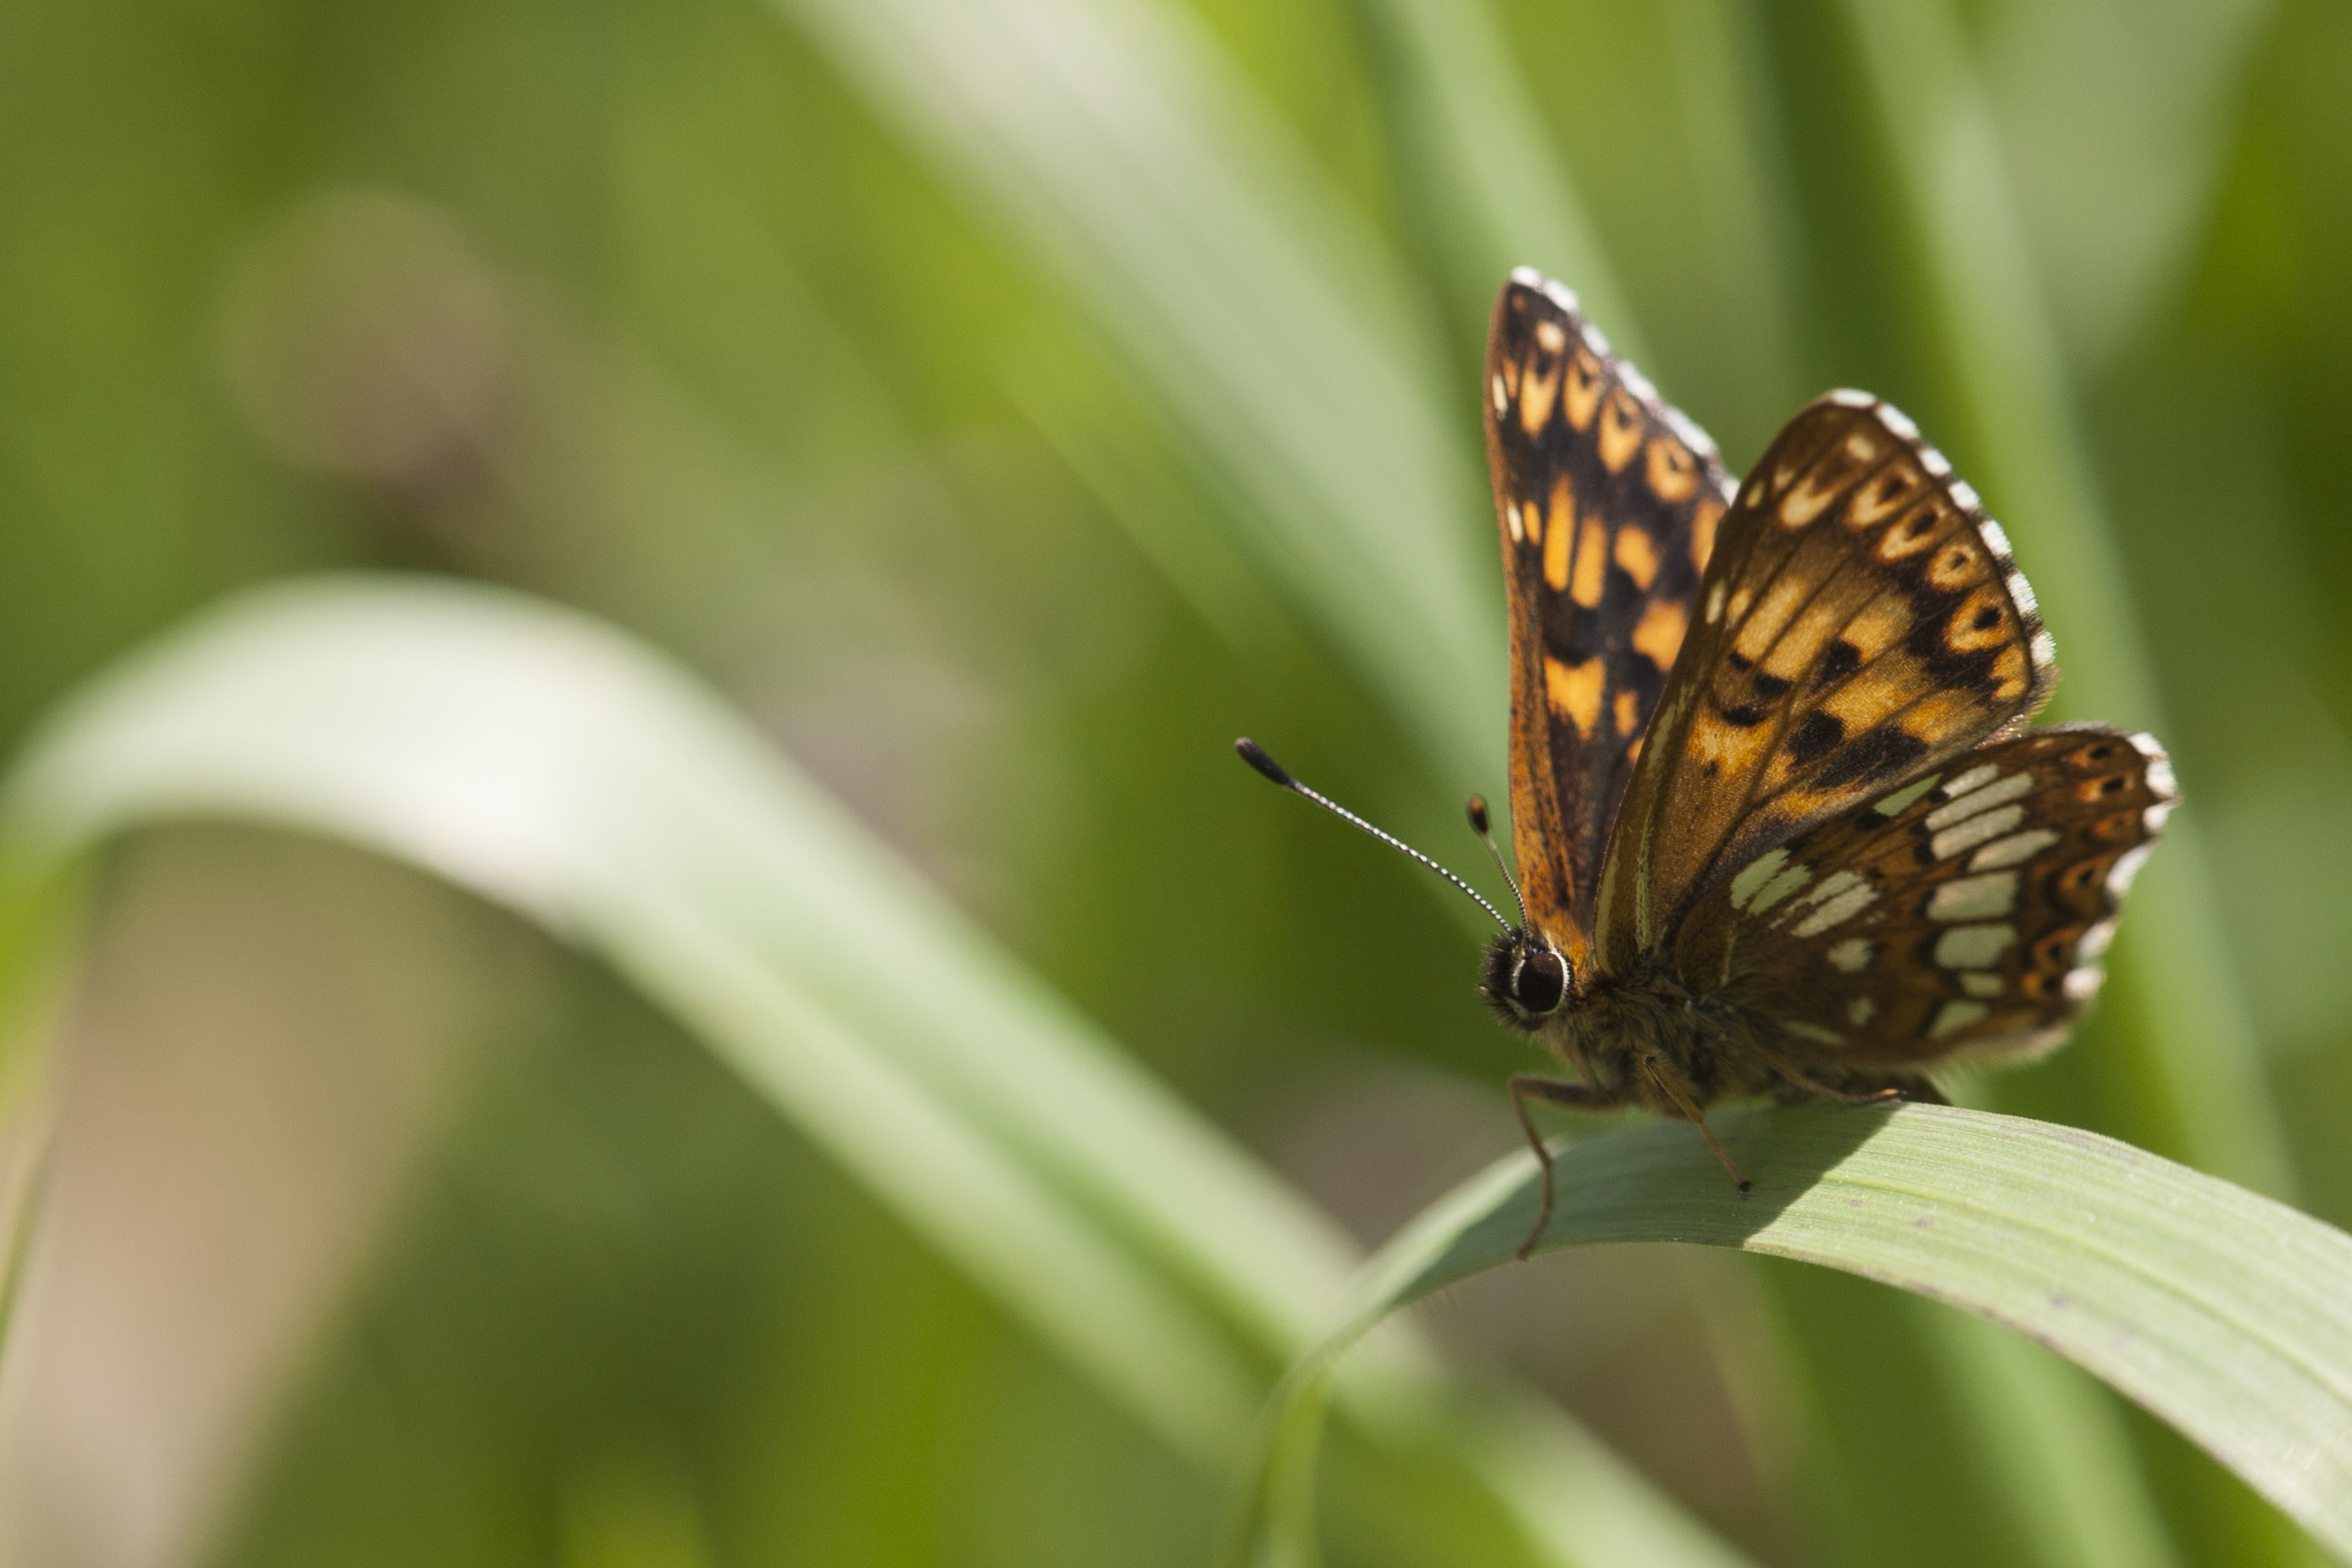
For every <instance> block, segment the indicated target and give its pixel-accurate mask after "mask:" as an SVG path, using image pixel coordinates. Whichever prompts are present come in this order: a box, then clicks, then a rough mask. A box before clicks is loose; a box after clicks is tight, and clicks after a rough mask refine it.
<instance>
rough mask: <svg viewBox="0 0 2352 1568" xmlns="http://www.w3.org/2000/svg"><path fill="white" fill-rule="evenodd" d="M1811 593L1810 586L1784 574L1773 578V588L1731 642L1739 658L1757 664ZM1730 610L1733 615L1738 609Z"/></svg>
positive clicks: (1811, 586) (1811, 588)
mask: <svg viewBox="0 0 2352 1568" xmlns="http://www.w3.org/2000/svg"><path fill="white" fill-rule="evenodd" d="M1812 591H1813V585H1812V584H1811V583H1810V582H1806V581H1803V580H1800V579H1798V578H1796V577H1793V576H1790V575H1789V574H1787V573H1785V572H1784V573H1782V574H1781V575H1780V576H1779V577H1777V578H1774V579H1773V580H1772V586H1771V587H1770V588H1768V589H1766V590H1765V591H1764V602H1762V603H1761V604H1759V605H1758V606H1757V607H1756V610H1755V612H1754V613H1753V614H1751V615H1749V616H1748V619H1747V620H1746V621H1745V622H1742V623H1741V625H1740V628H1739V635H1738V638H1737V639H1736V640H1734V642H1733V643H1732V646H1733V647H1734V648H1736V649H1738V652H1739V656H1740V657H1741V658H1743V659H1751V660H1755V661H1758V662H1759V663H1760V662H1761V661H1762V660H1763V657H1764V655H1765V654H1767V653H1770V652H1771V651H1772V644H1773V643H1775V642H1777V641H1778V640H1779V639H1780V629H1781V628H1782V627H1784V626H1786V625H1787V624H1788V623H1789V618H1790V616H1792V615H1794V614H1795V613H1796V612H1797V609H1798V606H1800V605H1801V604H1803V603H1804V601H1806V600H1807V599H1808V598H1809V597H1811V594H1812ZM1733 608H1734V611H1735V612H1737V609H1738V606H1737V605H1736V604H1735V605H1734V607H1733Z"/></svg>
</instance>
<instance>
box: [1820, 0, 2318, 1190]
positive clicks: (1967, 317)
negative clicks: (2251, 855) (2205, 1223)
mask: <svg viewBox="0 0 2352 1568" xmlns="http://www.w3.org/2000/svg"><path fill="white" fill-rule="evenodd" d="M1846 14H1847V16H1849V18H1850V19H1851V25H1852V26H1853V30H1854V33H1855V36H1856V37H1857V38H1858V39H1859V40H1860V42H1861V44H1862V57H1863V59H1864V65H1865V69H1866V73H1867V76H1868V78H1869V81H1870V83H1871V89H1872V92H1873V94H1874V99H1875V104H1876V109H1877V112H1878V114H1879V116H1880V118H1881V120H1882V121H1883V123H1884V124H1885V128H1886V132H1887V137H1888V141H1889V143H1890V147H1891V151H1892V152H1893V154H1894V157H1895V162H1896V164H1897V166H1898V167H1899V168H1900V170H1901V172H1902V174H1903V183H1904V186H1905V190H1906V202H1907V203H1908V205H1909V207H1910V211H1909V213H1908V214H1906V216H1907V218H1908V221H1909V222H1910V223H1911V224H1912V225H1914V226H1915V227H1916V233H1917V235H1918V239H1919V244H1918V250H1919V252H1920V254H1921V255H1922V256H1924V257H1925V258H1926V262H1927V278H1926V304H1927V308H1928V310H1929V311H1930V312H1931V313H1932V315H1933V317H1934V319H1935V320H1936V323H1937V328H1938V330H1939V334H1940V336H1941V337H1942V339H1943V340H1944V341H1945V343H1946V345H1947V346H1948V351H1949V359H1950V364H1951V382H1952V386H1951V392H1952V396H1953V402H1954V405H1955V406H1957V407H1958V408H1960V409H1962V410H1963V411H1964V412H1965V414H1966V416H1967V418H1968V420H1969V426H1970V428H1969V430H1968V432H1967V434H1968V435H1969V437H1970V441H1969V448H1968V449H1969V451H1971V452H1973V453H1975V454H1977V455H1979V457H1980V458H1981V460H1982V468H1981V471H1980V472H1979V475H1978V483H1979V488H1981V489H1983V490H1984V491H1985V492H1986V493H1987V495H1988V496H1989V497H1991V498H1992V499H1993V502H1994V504H1995V506H1996V507H1998V508H1999V509H2000V510H2001V512H2002V515H2003V516H2005V517H2008V518H2009V519H2010V520H2011V524H2012V525H2013V528H2012V532H2013V535H2014V537H2015V538H2016V540H2017V544H2018V551H2019V556H2020V559H2021V561H2022V563H2023V564H2024V565H2025V567H2026V569H2027V570H2028V571H2029V572H2030V573H2031V574H2032V578H2033V580H2034V581H2035V582H2036V583H2038V584H2039V585H2040V586H2041V588H2042V607H2043V609H2044V611H2045V612H2047V615H2048V618H2049V620H2050V622H2051V624H2052V627H2053V630H2054V631H2055V632H2056V633H2057V636H2058V642H2059V652H2060V657H2061V659H2062V661H2063V664H2064V667H2065V672H2066V678H2065V686H2064V688H2063V691H2062V693H2061V701H2062V702H2063V704H2064V705H2065V707H2066V711H2068V712H2069V713H2073V714H2079V715H2081V716H2084V717H2099V718H2105V719H2107V720H2109V721H2111V722H2117V723H2125V724H2132V725H2140V726H2146V727H2149V728H2153V729H2155V730H2157V731H2158V734H2159V735H2160V734H2161V733H2162V731H2163V728H2164V713H2163V702H2162V697H2161V695H2160V694H2159V693H2158V689H2157V683H2156V677H2155V674H2154V664H2153V661H2152V660H2151V659H2150V657H2149V655H2148V653H2147V646H2146V643H2145V642H2144V640H2143V634H2142V632H2141V628H2140V625H2139V622H2138V619H2137V615H2136V614H2135V612H2134V611H2133V608H2132V604H2131V601H2130V592H2129V589H2128V588H2127V587H2126V582H2127V578H2126V573H2125V571H2124V570H2123V565H2122V562H2121V561H2120V560H2119V559H2118V558H2117V553H2116V544H2115V536H2114V529H2113V526H2112V523H2111V521H2110V519H2109V518H2108V516H2107V512H2106V507H2105V501H2104V499H2103V498H2102V497H2101V494H2100V488H2099V484H2098V480H2097V477H2096V475H2095V468H2094V465H2093V463H2092V460H2091V457H2090V455H2089V452H2088V449H2087V446H2086V444H2085V442H2084V435H2083V432H2082V425H2081V418H2080V414H2079V413H2078V411H2077V410H2076V408H2075V406H2074V392H2073V388H2072V386H2071V384H2070V377H2069V372H2068V370H2067V367H2066V366H2065V364H2064V363H2063V361H2062V359H2061V358H2060V350H2059V346H2058V345H2059V338H2058V334H2057V329H2056V327H2055V324H2054V322H2053V319H2052V315H2051V312H2050V310H2049V308H2048V307H2047V305H2046V303H2045V301H2044V299H2043V298H2042V290H2041V286H2040V282H2039V279H2038V278H2037V277H2036V273H2035V267H2034V263H2033V259H2032V252H2031V247H2030V245H2029V242H2028V239H2027V236H2026V232H2025V228H2024V224H2023V220H2022V218H2021V214H2020V212H2019V208H2018V205H2017V202H2016V199H2015V196H2014V193H2013V192H2012V190H2011V183H2010V180H2009V176H2008V172H2007V169H2006V167H2005V164H2004V162H2003V159H2002V154H2001V150H2000V144H1999V141H1998V136H1997V132H1996V130H1995V126H1994V123H1993V120H1992V115H1991V110H1990V105H1989V103H1988V101H1987V99H1986V97H1985V94H1984V92H1983V89H1982V88H1981V87H1980V85H1979V83H1978V81H1977V78H1976V76H1975V72H1974V70H1973V68H1972V65H1971V63H1970V60H1969V50H1968V47H1967V44H1966V41H1965V39H1964V38H1963V37H1961V34H1960V30H1959V26H1958V19H1957V18H1956V17H1955V16H1953V15H1952V13H1951V11H1950V9H1949V7H1948V5H1945V4H1944V3H1943V0H1900V3H1898V4H1892V5H1888V4H1877V3H1855V4H1851V5H1848V6H1847V7H1846ZM1956 444H1957V443H1956ZM2192 794H2193V790H2192ZM2219 907H2220V904H2219V902H2218V898H2217V895H2216V894H2215V893H2214V891H2213V888H2212V878H2211V873H2210V871H2209V870H2208V868H2207V866H2206V864H2205V861H2204V850H2203V842H2202V839H2201V836H2200V834H2199V833H2198V831H2197V828H2196V823H2195V821H2194V813H2193V812H2189V813H2184V814H2182V815H2180V816H2179V817H2177V818H2176V819H2175V821H2174V822H2173V824H2172V830H2171V831H2170V833H2169V834H2168V841H2167V842H2166V845H2165V851H2164V853H2163V854H2162V855H2160V856H2158V858H2157V861H2156V862H2155V863H2154V864H2153V865H2152V866H2151V868H2150V872H2149V874H2148V875H2147V877H2146V878H2145V879H2144V880H2143V881H2142V882H2141V883H2140V884H2139V886H2138V888H2137V892H2136V894H2135V896H2134V899H2133V908H2132V918H2131V919H2130V920H2128V921H2126V922H2125V924H2124V940H2125V941H2126V942H2127V943H2128V944H2130V946H2131V948H2132V950H2133V952H2134V953H2135V954H2136V955H2137V956H2139V957H2140V959H2141V961H2140V962H2139V963H2137V965H2135V966H2133V972H2134V973H2136V974H2137V975H2138V976H2139V980H2138V982H2137V983H2138V985H2139V986H2140V988H2142V990H2143V991H2144V993H2145V1006H2144V1009H2142V1010H2143V1011H2144V1013H2145V1016H2146V1022H2145V1026H2144V1029H2143V1030H2142V1031H2140V1032H2141V1033H2142V1034H2143V1035H2144V1037H2145V1040H2146V1051H2145V1061H2146V1063H2147V1077H2148V1078H2149V1079H2151V1080H2152V1081H2153V1082H2154V1085H2155V1087H2156V1089H2157V1095H2158V1099H2159V1100H2160V1102H2161V1103H2162V1113H2161V1120H2162V1121H2163V1122H2164V1125H2163V1126H2161V1127H2160V1128H2158V1129H2157V1130H2156V1131H2155V1132H2154V1133H2153V1134H2151V1141H2158V1140H2160V1143H2161V1146H2165V1147H2168V1148H2170V1149H2172V1150H2174V1151H2175V1152H2176V1153H2178V1154H2179V1155H2181V1157H2183V1158H2185V1159H2188V1160H2189V1161H2190V1162H2191V1163H2193V1164H2195V1165H2197V1166H2200V1168H2203V1169H2206V1170H2210V1171H2214V1172H2216V1173H2218V1174H2221V1175H2223V1176H2229V1177H2231V1179H2232V1180H2236V1181H2241V1182H2244V1183H2246V1184H2247V1185H2249V1186H2256V1187H2260V1188H2262V1189H2263V1191H2265V1192H2273V1193H2281V1194H2284V1193H2287V1192H2289V1191H2290V1190H2291V1184H2292V1177H2291V1175H2290V1173H2289V1171H2288V1169H2287V1166H2286V1162H2285V1159H2284V1155H2283V1152H2282V1151H2284V1149H2285V1148H2286V1146H2287V1145H2286V1140H2285V1138H2284V1135H2283V1133H2282V1130H2281V1128H2280V1126H2279V1124H2278V1114H2277V1110H2276V1108H2275V1107H2274V1106H2273V1104H2272V1103H2270V1099H2269V1095H2268V1091H2267V1089H2266V1087H2265V1086H2264V1084H2263V1082H2262V1078H2261V1064H2260V1061H2259V1060H2258V1055H2257V1051H2258V1047H2257V1045H2256V1041H2255V1040H2254V1035H2253V1029H2252V1023H2251V1021H2250V1019H2249V1016H2248V1014H2247V1011H2246V1009H2245V1005H2244V1002H2243V999H2242V998H2241V997H2240V996H2239V994H2238V984H2237V979H2236V976H2235V974H2234V972H2233V971H2232V969H2231V965H2230V960H2229V957H2228V954H2229V943H2228V941H2227V940H2226V939H2225V934H2224V933H2223V932H2222V931H2221V927H2220V923H2219V916H2218V915H2217V913H2216V912H2217V911H2218V909H2219Z"/></svg>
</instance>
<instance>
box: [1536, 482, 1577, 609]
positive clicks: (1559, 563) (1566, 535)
mask: <svg viewBox="0 0 2352 1568" xmlns="http://www.w3.org/2000/svg"><path fill="white" fill-rule="evenodd" d="M1544 528H1545V533H1544V561H1543V574H1544V580H1545V581H1546V582H1548V583H1549V584H1551V591H1553V592H1554V593H1558V592H1560V591H1563V590H1565V589H1566V588H1567V587H1568V556H1569V550H1570V547H1571V546H1573V545H1574V544H1575V543H1576V492H1575V491H1573V490H1571V489H1570V488H1569V484H1568V476H1567V475H1565V474H1563V475H1561V476H1559V479H1558V480H1556V481H1554V483H1553V485H1552V487H1551V517H1550V518H1549V520H1548V521H1547V522H1546V523H1545V524H1544Z"/></svg>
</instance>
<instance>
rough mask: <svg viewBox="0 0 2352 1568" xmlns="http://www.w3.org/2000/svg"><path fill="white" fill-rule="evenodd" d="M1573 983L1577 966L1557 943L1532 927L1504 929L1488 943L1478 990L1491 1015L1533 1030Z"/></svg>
mask: <svg viewBox="0 0 2352 1568" xmlns="http://www.w3.org/2000/svg"><path fill="white" fill-rule="evenodd" d="M1575 988H1576V971H1575V970H1574V969H1573V968H1572V967H1570V964H1569V961H1568V959H1567V957H1566V956H1565V955H1563V954H1562V953H1561V952H1560V951H1559V948H1557V947H1554V946H1552V945H1551V944H1550V943H1549V942H1547V941H1545V940H1544V939H1543V937H1542V936H1538V935H1537V934H1536V933H1535V932H1532V931H1528V930H1525V929H1520V930H1514V931H1506V932H1504V933H1502V934H1501V935H1499V936H1496V938H1495V939H1494V940H1493V941H1491V942H1489V943H1487V944H1486V970H1485V974H1484V977H1482V978H1481V979H1480V981H1479V983H1478V994H1479V995H1481V996H1483V997H1485V998H1486V1005H1487V1006H1488V1007H1490V1008H1492V1009H1495V1016H1496V1018H1498V1019H1502V1020H1503V1021H1504V1022H1505V1023H1507V1024H1508V1025H1510V1026H1511V1027H1512V1028H1513V1029H1518V1030H1527V1031H1528V1033H1530V1034H1532V1033H1534V1032H1535V1031H1536V1030H1539V1029H1541V1028H1542V1027H1543V1023H1544V1020H1545V1019H1547V1018H1549V1017H1550V1016H1551V1015H1552V1014H1553V1013H1556V1012H1558V1011H1559V1009H1560V1006H1561V1004H1562V1003H1564V1002H1566V1001H1567V1000H1568V998H1569V996H1570V993H1571V992H1572V991H1574V990H1575Z"/></svg>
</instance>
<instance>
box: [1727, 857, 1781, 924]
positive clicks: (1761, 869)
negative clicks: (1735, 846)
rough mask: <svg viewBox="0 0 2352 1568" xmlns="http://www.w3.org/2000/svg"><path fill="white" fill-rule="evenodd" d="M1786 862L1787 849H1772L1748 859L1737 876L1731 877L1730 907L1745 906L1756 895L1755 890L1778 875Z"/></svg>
mask: <svg viewBox="0 0 2352 1568" xmlns="http://www.w3.org/2000/svg"><path fill="white" fill-rule="evenodd" d="M1788 863H1789V852H1788V851H1787V850H1773V851H1771V852H1769V853H1766V854H1760V855H1758V856H1757V857H1756V858H1755V859H1754V860H1752V861H1750V862H1748V864H1747V865H1746V866H1744V867H1742V868H1741V869H1740V873H1739V874H1738V876H1735V877H1733V878H1732V879H1731V907H1732V908H1734V909H1745V908H1747V907H1748V900H1749V899H1751V898H1753V897H1755V896H1756V890H1757V889H1759V888H1760V887H1762V886H1763V885H1764V884H1765V883H1768V882H1770V881H1771V880H1772V879H1773V878H1774V877H1776V876H1778V875H1780V868H1781V867H1782V866H1784V865H1787V864H1788Z"/></svg>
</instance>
